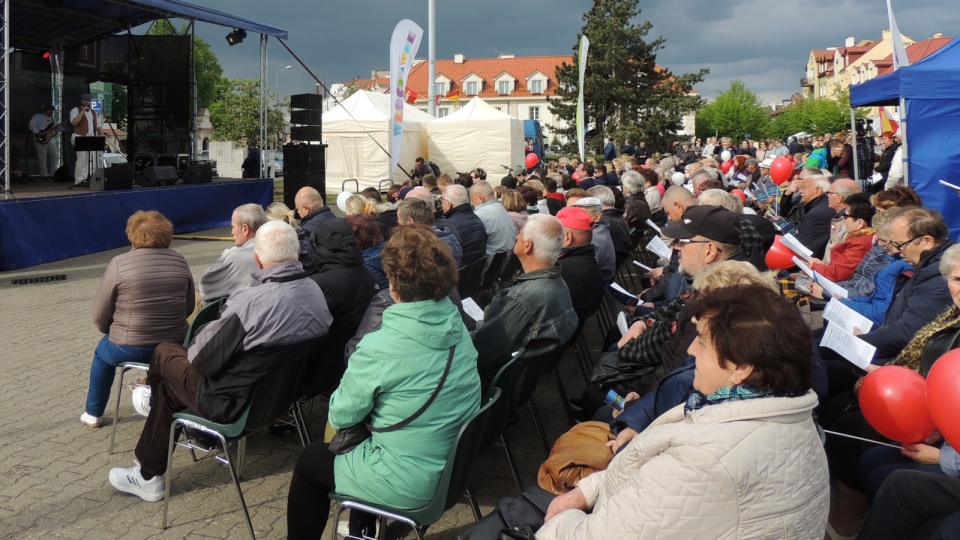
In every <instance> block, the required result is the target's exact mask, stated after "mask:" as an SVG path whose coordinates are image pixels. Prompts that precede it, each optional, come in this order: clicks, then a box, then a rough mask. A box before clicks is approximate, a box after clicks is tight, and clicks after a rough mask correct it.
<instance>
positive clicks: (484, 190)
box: [470, 180, 496, 206]
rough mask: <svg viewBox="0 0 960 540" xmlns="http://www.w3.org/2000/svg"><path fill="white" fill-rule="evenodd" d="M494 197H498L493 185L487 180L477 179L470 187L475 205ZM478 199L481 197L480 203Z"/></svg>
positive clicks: (471, 197)
mask: <svg viewBox="0 0 960 540" xmlns="http://www.w3.org/2000/svg"><path fill="white" fill-rule="evenodd" d="M494 197H496V194H495V193H494V192H493V186H491V185H490V182H487V181H486V180H477V181H476V182H474V183H473V186H472V187H471V188H470V199H471V202H473V203H474V205H475V206H479V204H482V203H485V202H487V201H489V200H493V198H494ZM476 199H479V201H480V202H479V203H478V202H477V201H476Z"/></svg>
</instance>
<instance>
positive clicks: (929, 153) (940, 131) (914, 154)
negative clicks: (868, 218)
mask: <svg viewBox="0 0 960 540" xmlns="http://www.w3.org/2000/svg"><path fill="white" fill-rule="evenodd" d="M901 98H903V104H904V109H905V110H901V111H900V115H901V117H902V118H904V119H905V121H906V129H905V131H906V137H907V148H908V150H909V158H908V160H907V162H906V163H905V164H904V165H905V166H906V167H908V171H909V181H910V187H912V188H913V189H915V190H916V191H917V193H919V194H920V197H921V198H922V199H923V203H924V205H925V206H927V207H929V208H933V209H936V210H938V211H940V213H942V214H943V217H944V218H945V219H946V220H947V225H949V227H950V236H951V237H952V238H954V239H958V238H960V198H958V196H957V193H956V192H955V191H954V190H952V189H949V188H947V187H945V186H942V185H940V180H941V179H942V180H946V181H947V182H950V183H951V184H956V185H960V37H958V38H955V39H954V40H953V41H951V42H950V43H948V44H947V45H946V46H944V47H943V48H941V49H940V50H938V51H937V52H935V53H933V54H931V55H930V56H928V57H926V58H924V59H923V60H921V61H919V62H917V63H916V64H913V65H911V66H907V67H903V68H900V69H898V70H896V71H894V72H893V73H890V74H888V75H884V76H882V77H877V78H876V79H873V80H870V81H867V82H865V83H863V84H855V85H853V86H851V87H850V105H851V106H853V107H874V106H889V105H900V100H901Z"/></svg>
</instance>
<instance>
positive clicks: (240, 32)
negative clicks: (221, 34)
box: [227, 28, 247, 47]
mask: <svg viewBox="0 0 960 540" xmlns="http://www.w3.org/2000/svg"><path fill="white" fill-rule="evenodd" d="M246 37H247V31H246V30H244V29H242V28H237V29H236V30H234V31H233V32H230V33H229V34H227V43H229V44H230V46H231V47H233V46H234V45H236V44H237V43H242V42H243V40H244V38H246Z"/></svg>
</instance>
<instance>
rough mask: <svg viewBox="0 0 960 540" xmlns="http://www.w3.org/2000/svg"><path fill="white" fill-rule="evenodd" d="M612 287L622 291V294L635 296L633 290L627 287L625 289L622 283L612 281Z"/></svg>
mask: <svg viewBox="0 0 960 540" xmlns="http://www.w3.org/2000/svg"><path fill="white" fill-rule="evenodd" d="M610 288H611V289H613V290H615V291H617V292H619V293H621V294H625V295H627V296H633V295H634V294H633V293H632V292H629V291H628V290H626V289H624V288H623V287H621V286H620V284H619V283H617V282H616V281H612V282H610Z"/></svg>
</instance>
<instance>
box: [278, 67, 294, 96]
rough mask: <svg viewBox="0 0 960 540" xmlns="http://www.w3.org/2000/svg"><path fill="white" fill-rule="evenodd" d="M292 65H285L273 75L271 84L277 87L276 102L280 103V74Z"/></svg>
mask: <svg viewBox="0 0 960 540" xmlns="http://www.w3.org/2000/svg"><path fill="white" fill-rule="evenodd" d="M292 67H293V66H287V67H285V68H283V69H281V70H280V71H278V72H277V74H276V75H274V76H273V86H275V87H276V88H277V103H280V74H281V73H283V72H284V71H286V70H288V69H290V68H292Z"/></svg>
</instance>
